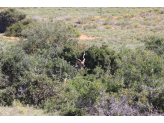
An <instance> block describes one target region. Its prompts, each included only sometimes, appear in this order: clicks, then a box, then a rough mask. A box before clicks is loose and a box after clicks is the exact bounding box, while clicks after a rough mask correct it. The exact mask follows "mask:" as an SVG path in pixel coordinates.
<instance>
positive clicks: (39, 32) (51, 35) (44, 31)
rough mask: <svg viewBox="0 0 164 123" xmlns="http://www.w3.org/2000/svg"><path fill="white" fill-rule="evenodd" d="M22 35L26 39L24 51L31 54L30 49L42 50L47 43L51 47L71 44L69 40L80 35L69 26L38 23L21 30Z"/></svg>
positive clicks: (61, 23)
mask: <svg viewBox="0 0 164 123" xmlns="http://www.w3.org/2000/svg"><path fill="white" fill-rule="evenodd" d="M22 35H23V36H24V37H26V38H27V39H28V41H26V44H25V46H24V49H25V50H28V51H29V52H31V50H30V48H34V50H35V49H41V50H42V49H44V48H46V47H47V43H49V44H52V46H53V47H58V46H60V45H64V44H71V42H70V40H69V39H70V38H73V37H78V36H79V35H80V34H79V32H78V30H76V29H75V28H74V27H73V26H72V25H71V24H65V23H64V22H62V21H58V22H54V23H52V22H49V23H47V22H38V23H35V24H32V25H31V26H30V27H29V28H28V29H26V30H23V32H22Z"/></svg>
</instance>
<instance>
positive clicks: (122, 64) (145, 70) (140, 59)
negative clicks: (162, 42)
mask: <svg viewBox="0 0 164 123" xmlns="http://www.w3.org/2000/svg"><path fill="white" fill-rule="evenodd" d="M120 56H121V60H119V59H118V67H119V69H118V70H117V71H116V74H118V75H120V76H122V77H123V78H124V84H125V86H126V87H132V86H133V85H134V84H135V83H138V84H139V85H141V84H145V85H147V86H150V87H154V86H156V81H154V80H156V79H157V80H158V79H159V78H161V77H162V74H163V71H162V59H161V58H160V57H159V56H158V55H156V54H154V53H152V52H147V51H142V50H136V51H134V50H125V51H124V52H122V53H121V54H120Z"/></svg>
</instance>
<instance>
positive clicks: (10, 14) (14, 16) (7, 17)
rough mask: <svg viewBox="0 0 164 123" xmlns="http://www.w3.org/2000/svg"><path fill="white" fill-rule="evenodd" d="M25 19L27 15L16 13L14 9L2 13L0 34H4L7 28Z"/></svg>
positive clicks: (0, 15) (0, 14)
mask: <svg viewBox="0 0 164 123" xmlns="http://www.w3.org/2000/svg"><path fill="white" fill-rule="evenodd" d="M25 17H26V15H25V14H23V13H21V12H19V11H16V10H15V9H13V8H10V9H8V10H5V11H2V12H1V13H0V33H4V32H5V30H6V28H7V27H9V26H11V25H12V24H14V23H16V22H18V21H21V20H22V19H24V18H25Z"/></svg>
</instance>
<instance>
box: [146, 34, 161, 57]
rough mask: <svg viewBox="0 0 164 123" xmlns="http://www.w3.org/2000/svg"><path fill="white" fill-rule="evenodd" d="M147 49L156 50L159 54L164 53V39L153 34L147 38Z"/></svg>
mask: <svg viewBox="0 0 164 123" xmlns="http://www.w3.org/2000/svg"><path fill="white" fill-rule="evenodd" d="M146 49H147V50H151V51H154V52H155V53H157V54H158V55H161V54H163V53H164V39H163V38H161V37H157V36H151V37H148V38H147V39H146Z"/></svg>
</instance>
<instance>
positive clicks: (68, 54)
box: [61, 45, 80, 65]
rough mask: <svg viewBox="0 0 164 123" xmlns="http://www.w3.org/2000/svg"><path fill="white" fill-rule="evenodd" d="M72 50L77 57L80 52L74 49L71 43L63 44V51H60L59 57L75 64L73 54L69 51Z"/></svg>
mask: <svg viewBox="0 0 164 123" xmlns="http://www.w3.org/2000/svg"><path fill="white" fill-rule="evenodd" d="M71 52H73V53H74V54H76V56H77V57H78V58H79V56H80V53H79V52H78V51H76V50H75V48H74V46H72V45H64V48H63V51H62V53H61V58H64V59H65V60H66V61H67V62H70V63H71V64H72V65H75V64H76V59H75V56H74V55H73V54H72V53H71Z"/></svg>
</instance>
